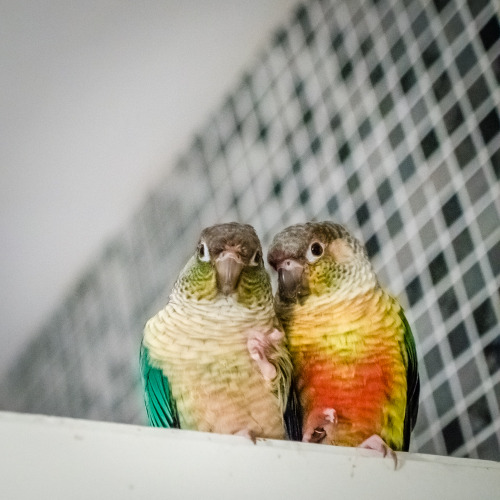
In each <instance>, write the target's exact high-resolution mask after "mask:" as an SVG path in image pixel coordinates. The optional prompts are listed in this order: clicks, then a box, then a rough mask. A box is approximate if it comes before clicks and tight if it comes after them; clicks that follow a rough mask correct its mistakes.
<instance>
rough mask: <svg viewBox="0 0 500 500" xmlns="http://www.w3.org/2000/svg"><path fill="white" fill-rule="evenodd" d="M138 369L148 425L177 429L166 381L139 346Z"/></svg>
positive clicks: (144, 350) (176, 417)
mask: <svg viewBox="0 0 500 500" xmlns="http://www.w3.org/2000/svg"><path fill="white" fill-rule="evenodd" d="M140 367H141V375H142V382H143V386H144V403H145V405H146V412H147V414H148V420H149V425H151V426H152V427H168V428H172V427H174V428H177V429H179V428H180V425H179V416H178V414H177V408H176V405H175V401H174V400H173V398H172V394H171V392H170V386H169V384H168V379H167V378H166V377H165V376H164V375H163V372H162V371H161V370H160V369H158V368H155V367H153V366H152V365H151V362H150V360H149V354H148V350H147V349H146V348H145V347H144V345H141V352H140Z"/></svg>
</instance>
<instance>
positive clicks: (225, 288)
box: [215, 250, 244, 295]
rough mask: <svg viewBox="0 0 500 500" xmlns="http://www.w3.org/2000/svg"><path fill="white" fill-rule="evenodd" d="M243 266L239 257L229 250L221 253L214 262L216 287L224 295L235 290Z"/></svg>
mask: <svg viewBox="0 0 500 500" xmlns="http://www.w3.org/2000/svg"><path fill="white" fill-rule="evenodd" d="M243 266H244V264H243V261H242V260H241V257H240V256H239V255H238V254H237V253H235V252H232V251H230V250H225V251H224V252H222V253H221V254H220V255H219V257H218V258H217V260H216V261H215V269H216V271H217V285H218V287H219V290H220V291H221V292H222V293H223V294H224V295H229V294H231V293H233V292H234V291H235V290H236V287H237V285H238V281H239V279H240V275H241V271H242V269H243Z"/></svg>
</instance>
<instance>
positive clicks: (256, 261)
mask: <svg viewBox="0 0 500 500" xmlns="http://www.w3.org/2000/svg"><path fill="white" fill-rule="evenodd" d="M261 262H262V254H261V253H260V250H257V251H256V252H255V253H254V254H253V257H252V260H251V261H250V265H252V266H258V265H259V264H260V263H261Z"/></svg>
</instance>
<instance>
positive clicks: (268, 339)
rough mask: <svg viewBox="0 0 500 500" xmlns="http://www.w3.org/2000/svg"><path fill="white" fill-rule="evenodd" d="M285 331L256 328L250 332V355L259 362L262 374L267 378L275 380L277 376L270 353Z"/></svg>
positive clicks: (248, 345) (248, 344)
mask: <svg viewBox="0 0 500 500" xmlns="http://www.w3.org/2000/svg"><path fill="white" fill-rule="evenodd" d="M283 336H284V333H283V332H280V331H279V330H277V329H276V328H274V329H273V330H272V331H271V332H269V330H264V329H258V328H254V329H252V330H251V331H250V332H249V335H248V340H247V348H248V352H249V353H250V357H251V358H252V359H254V360H255V361H256V362H257V366H258V367H259V369H260V371H261V373H262V376H263V377H264V378H265V379H266V380H273V379H274V378H275V377H276V374H277V371H276V367H275V366H274V365H273V364H272V363H271V362H270V361H269V359H268V353H269V352H270V351H271V350H272V349H276V348H277V347H278V344H279V343H280V342H281V340H282V339H283Z"/></svg>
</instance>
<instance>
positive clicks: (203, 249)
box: [198, 241, 210, 262]
mask: <svg viewBox="0 0 500 500" xmlns="http://www.w3.org/2000/svg"><path fill="white" fill-rule="evenodd" d="M198 258H199V259H200V260H201V261H202V262H208V261H209V260H210V253H209V252H208V247H207V244H206V243H205V242H204V241H203V242H201V243H200V244H199V245H198Z"/></svg>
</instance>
